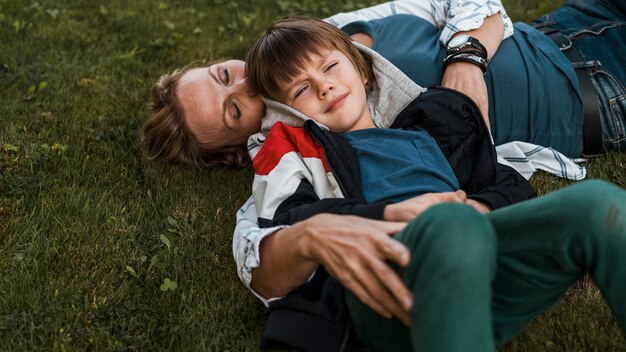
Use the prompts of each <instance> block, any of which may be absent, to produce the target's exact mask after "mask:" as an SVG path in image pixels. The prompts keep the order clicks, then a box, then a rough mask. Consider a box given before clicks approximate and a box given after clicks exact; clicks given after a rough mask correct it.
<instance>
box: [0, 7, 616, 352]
mask: <svg viewBox="0 0 626 352" xmlns="http://www.w3.org/2000/svg"><path fill="white" fill-rule="evenodd" d="M373 2H374V1H371V0H370V1H344V2H343V4H342V3H341V2H338V1H330V0H304V1H295V0H293V1H291V0H285V1H269V0H250V1H239V2H236V1H226V0H210V1H199V0H193V1H163V2H159V1H129V2H127V1H121V0H110V1H103V2H102V5H100V4H95V3H94V2H92V1H87V0H74V1H67V0H65V1H63V0H58V1H47V0H40V1H36V2H35V1H25V0H0V350H5V351H21V350H56V351H63V350H106V351H108V350H141V351H143V350H163V349H173V350H220V351H221V350H255V349H257V346H258V341H259V336H260V332H261V328H262V324H263V320H264V309H263V308H262V306H261V305H260V303H258V302H257V301H256V300H255V298H253V296H252V295H251V294H249V293H248V292H247V291H246V290H245V288H244V287H243V285H241V284H240V283H239V280H238V279H237V277H236V274H235V269H234V263H233V260H232V254H231V233H232V229H233V226H234V213H235V211H236V209H237V208H238V207H239V205H240V204H242V203H243V202H244V200H245V199H246V198H247V196H248V194H249V191H250V183H251V180H252V173H251V170H250V168H249V167H247V168H244V169H241V170H233V169H225V168H218V169H216V170H213V171H210V172H207V171H197V170H189V169H186V168H182V167H179V166H170V165H160V164H156V163H152V162H148V161H146V160H145V159H144V158H143V157H142V153H141V148H140V146H139V145H138V136H139V128H140V126H141V124H142V123H143V121H145V119H146V117H147V112H146V101H147V97H148V91H149V89H150V87H151V84H152V83H153V81H155V80H156V79H157V78H158V76H159V75H160V74H161V73H164V72H166V71H169V70H172V69H173V68H176V67H180V66H184V65H186V64H188V63H190V62H194V61H195V62H207V61H210V60H213V59H216V58H221V57H235V58H242V57H243V56H244V55H245V52H246V50H247V48H248V47H249V46H250V45H251V44H252V42H253V40H254V39H255V38H256V36H257V35H258V34H259V33H260V32H261V30H262V29H263V28H264V26H265V25H266V24H268V23H269V22H270V21H271V20H273V19H275V18H277V17H279V16H281V15H283V14H286V13H287V12H290V11H298V12H305V13H308V14H311V15H315V16H325V15H329V14H332V13H335V12H338V11H344V10H350V9H354V8H358V7H363V6H365V5H366V4H371V3H373ZM559 2H560V1H556V0H555V1H550V2H542V1H538V0H535V1H523V0H517V1H514V0H509V1H505V4H506V5H507V6H508V9H509V14H510V15H511V17H513V18H514V19H516V20H528V19H531V18H533V17H535V16H536V15H539V14H541V13H543V12H545V11H548V10H550V9H552V8H554V7H555V6H556V5H558V3H559ZM44 82H45V83H44ZM625 163H626V158H625V157H624V155H621V154H616V155H609V156H606V157H602V158H598V159H596V160H594V161H592V162H590V163H589V174H590V177H592V178H602V179H607V180H610V181H613V182H616V183H617V184H619V185H620V186H622V187H626V175H624V172H623V170H624V164H625ZM533 183H534V184H535V185H536V186H537V187H538V188H539V189H540V191H541V192H542V193H546V192H549V191H552V190H554V189H557V188H560V187H563V186H564V185H565V184H566V182H564V181H562V180H559V179H556V178H554V177H551V176H548V175H543V174H540V175H538V176H536V177H534V179H533ZM166 278H167V279H171V280H173V281H175V282H176V283H177V288H176V289H174V290H167V291H162V290H161V289H160V287H161V285H162V284H163V282H164V280H165V279H166ZM624 344H625V341H624V338H623V335H622V333H621V332H620V330H619V328H618V327H617V325H616V323H615V321H614V320H613V318H612V317H611V315H610V312H609V311H608V309H607V307H606V305H605V304H604V302H603V301H602V299H601V298H600V296H599V294H598V292H597V290H596V289H595V288H594V287H593V286H592V285H591V284H589V283H588V282H582V283H581V284H579V285H578V286H577V287H576V288H573V289H572V290H571V292H569V293H568V295H567V296H566V297H565V298H564V299H563V300H561V301H560V303H559V304H558V305H557V306H556V307H554V308H553V309H552V310H550V311H549V312H548V313H546V314H544V315H543V316H542V317H541V318H540V319H538V320H537V321H536V322H535V323H533V324H532V325H531V326H530V328H529V329H528V330H526V331H525V332H524V333H523V334H522V335H521V336H520V337H518V338H517V339H516V340H514V341H513V342H512V343H510V344H509V345H507V346H506V347H505V348H503V350H505V351H538V350H549V351H591V350H597V351H605V350H626V349H625V348H624Z"/></svg>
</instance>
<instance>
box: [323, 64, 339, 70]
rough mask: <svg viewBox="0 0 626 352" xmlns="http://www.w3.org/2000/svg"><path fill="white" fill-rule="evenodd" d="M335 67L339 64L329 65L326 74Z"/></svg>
mask: <svg viewBox="0 0 626 352" xmlns="http://www.w3.org/2000/svg"><path fill="white" fill-rule="evenodd" d="M335 66H337V62H333V63H331V64H330V65H328V66H327V67H326V70H325V71H324V72H328V71H330V70H331V69H332V68H333V67H335Z"/></svg>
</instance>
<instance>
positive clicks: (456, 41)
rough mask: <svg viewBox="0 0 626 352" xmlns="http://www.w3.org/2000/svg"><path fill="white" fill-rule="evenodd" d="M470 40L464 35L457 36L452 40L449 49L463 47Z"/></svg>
mask: <svg viewBox="0 0 626 352" xmlns="http://www.w3.org/2000/svg"><path fill="white" fill-rule="evenodd" d="M468 40H469V36H468V35H465V34H462V35H457V36H456V37H454V38H452V39H450V42H448V47H450V48H456V47H458V46H461V45H462V44H463V43H465V42H467V41H468Z"/></svg>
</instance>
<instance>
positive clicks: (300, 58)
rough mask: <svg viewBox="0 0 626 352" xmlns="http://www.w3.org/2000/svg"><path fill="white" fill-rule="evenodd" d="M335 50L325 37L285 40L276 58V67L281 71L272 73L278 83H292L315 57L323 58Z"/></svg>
mask: <svg viewBox="0 0 626 352" xmlns="http://www.w3.org/2000/svg"><path fill="white" fill-rule="evenodd" d="M299 34H301V33H299ZM298 37H299V38H298ZM333 49H334V48H333V47H332V46H331V45H330V44H329V43H328V42H325V41H324V40H323V37H317V38H316V37H315V36H301V35H299V36H297V37H296V36H290V37H289V38H283V40H282V45H281V47H280V48H277V50H276V53H277V54H278V55H277V57H276V58H275V59H276V61H275V62H276V64H277V65H276V67H280V68H281V69H280V70H278V71H276V72H272V75H273V78H274V80H275V81H276V82H277V83H278V82H281V83H291V82H292V81H293V80H294V79H295V78H296V77H297V76H298V75H299V74H300V73H301V72H302V71H304V69H306V67H307V66H308V65H309V64H310V63H311V60H312V59H313V56H323V55H324V54H325V52H327V51H330V50H333Z"/></svg>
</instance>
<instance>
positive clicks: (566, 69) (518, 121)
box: [342, 15, 583, 157]
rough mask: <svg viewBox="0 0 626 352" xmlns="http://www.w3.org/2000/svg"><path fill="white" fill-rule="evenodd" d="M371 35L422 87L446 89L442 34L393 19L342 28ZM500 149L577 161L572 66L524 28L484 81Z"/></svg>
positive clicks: (518, 27) (579, 112)
mask: <svg viewBox="0 0 626 352" xmlns="http://www.w3.org/2000/svg"><path fill="white" fill-rule="evenodd" d="M342 30H344V31H345V32H346V33H348V34H353V33H357V32H361V33H366V34H369V35H370V36H371V37H372V39H373V40H374V48H373V49H374V50H375V51H377V52H378V53H380V54H381V55H382V56H384V57H385V58H386V59H387V60H389V61H391V62H392V63H393V64H394V65H396V66H397V67H398V68H399V69H400V70H402V72H404V73H405V74H406V75H407V76H408V77H410V78H411V79H412V80H413V81H415V82H416V83H417V84H419V85H420V86H423V87H429V86H432V85H435V84H437V85H439V84H441V79H442V77H443V67H442V65H443V59H444V57H445V55H446V50H445V48H444V47H443V45H441V44H440V42H439V35H440V30H438V29H437V28H436V27H435V26H434V25H433V24H431V23H430V22H428V21H426V20H424V19H422V18H420V17H417V16H412V15H394V16H389V17H385V18H381V19H377V20H372V21H368V22H354V23H350V24H348V25H347V26H345V27H343V28H342ZM485 82H486V84H487V90H488V92H489V120H490V122H491V130H492V134H493V137H494V141H495V144H496V145H499V144H503V143H506V142H511V141H523V142H530V143H534V144H539V145H543V146H551V147H553V148H555V149H556V150H558V151H560V152H561V153H563V154H565V155H567V156H570V157H578V156H579V154H580V146H581V141H582V123H583V108H582V100H581V99H580V96H579V94H578V81H577V78H576V74H575V72H574V69H573V67H572V64H571V63H570V62H569V61H568V60H567V58H566V57H565V56H564V55H563V54H562V53H561V52H559V49H558V48H557V47H556V45H555V44H554V43H553V42H552V41H551V40H550V39H549V38H548V37H547V36H545V35H543V34H542V33H540V32H538V31H537V30H535V29H534V28H532V27H531V26H529V25H527V24H524V23H516V24H515V34H514V35H513V36H512V37H510V38H508V39H506V40H504V41H503V42H502V44H501V45H500V47H499V49H498V52H497V54H496V55H494V56H493V59H492V60H491V63H490V64H489V68H488V71H487V75H486V76H485Z"/></svg>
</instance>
